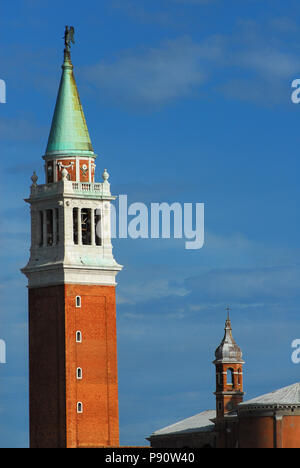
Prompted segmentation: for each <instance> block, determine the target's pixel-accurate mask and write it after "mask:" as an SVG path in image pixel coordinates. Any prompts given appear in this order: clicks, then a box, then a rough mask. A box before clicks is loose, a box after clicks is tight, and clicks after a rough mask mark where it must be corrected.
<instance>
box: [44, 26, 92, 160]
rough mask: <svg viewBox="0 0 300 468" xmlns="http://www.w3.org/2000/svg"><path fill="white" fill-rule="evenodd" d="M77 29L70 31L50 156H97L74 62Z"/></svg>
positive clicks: (50, 140)
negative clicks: (82, 102)
mask: <svg viewBox="0 0 300 468" xmlns="http://www.w3.org/2000/svg"><path fill="white" fill-rule="evenodd" d="M71 42H73V43H74V28H70V29H69V28H68V27H67V28H66V32H65V50H64V63H63V66H62V70H63V71H62V77H61V81H60V86H59V91H58V96H57V101H56V106H55V111H54V116H53V120H52V125H51V131H50V136H49V140H48V145H47V150H46V156H51V155H52V154H55V153H63V154H66V155H68V154H78V155H85V154H88V155H89V156H91V155H93V154H94V152H93V147H92V143H91V139H90V136H89V132H88V128H87V125H86V121H85V117H84V113H83V109H82V106H81V102H80V98H79V94H78V90H77V86H76V83H75V78H74V74H73V65H72V62H71V54H70V43H71Z"/></svg>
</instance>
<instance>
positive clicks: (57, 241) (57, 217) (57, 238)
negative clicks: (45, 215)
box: [55, 208, 59, 244]
mask: <svg viewBox="0 0 300 468" xmlns="http://www.w3.org/2000/svg"><path fill="white" fill-rule="evenodd" d="M55 217H56V244H58V243H59V209H58V208H55Z"/></svg>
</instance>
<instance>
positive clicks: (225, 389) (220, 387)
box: [214, 308, 245, 422]
mask: <svg viewBox="0 0 300 468" xmlns="http://www.w3.org/2000/svg"><path fill="white" fill-rule="evenodd" d="M227 311H228V317H227V320H226V323H225V335H224V338H223V340H222V342H221V344H220V346H219V347H218V348H217V349H216V352H215V357H216V359H215V361H214V364H215V366H216V392H215V395H216V405H217V408H216V409H217V422H218V421H220V420H222V419H223V418H224V416H225V414H227V413H229V412H231V411H234V410H235V409H236V407H237V405H238V404H239V403H241V402H242V401H243V396H244V392H243V364H245V363H244V361H243V359H242V351H241V349H240V348H239V347H238V345H237V344H236V342H235V341H234V339H233V336H232V328H231V321H230V317H229V308H227Z"/></svg>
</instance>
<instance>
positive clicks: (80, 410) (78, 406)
mask: <svg viewBox="0 0 300 468" xmlns="http://www.w3.org/2000/svg"><path fill="white" fill-rule="evenodd" d="M77 413H83V404H82V403H81V402H78V403H77Z"/></svg>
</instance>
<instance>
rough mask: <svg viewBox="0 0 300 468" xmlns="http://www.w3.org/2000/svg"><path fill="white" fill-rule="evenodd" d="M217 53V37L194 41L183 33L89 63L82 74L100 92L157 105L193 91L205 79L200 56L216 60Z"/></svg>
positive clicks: (138, 102)
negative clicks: (112, 58) (158, 43)
mask: <svg viewBox="0 0 300 468" xmlns="http://www.w3.org/2000/svg"><path fill="white" fill-rule="evenodd" d="M220 55H221V47H220V44H219V43H218V41H215V40H209V41H207V42H204V43H203V44H197V43H195V42H193V41H192V40H191V39H189V38H187V37H183V38H179V39H177V40H173V41H166V42H164V43H163V44H162V45H161V46H159V47H156V48H151V49H148V50H146V51H144V53H137V54H128V53H127V54H126V55H123V56H122V57H120V58H119V59H118V60H116V61H115V62H112V63H101V64H98V65H94V66H91V67H89V68H87V69H86V70H85V76H86V78H87V79H88V80H89V81H90V82H91V83H93V84H94V85H96V87H97V88H99V91H100V92H101V93H102V94H103V95H107V93H108V95H109V96H110V97H113V98H114V99H115V100H118V101H123V102H124V101H125V102H127V103H128V102H131V103H134V104H143V105H151V106H153V105H161V104H165V103H167V102H170V101H173V100H174V99H177V98H182V97H185V96H188V95H190V94H191V93H193V92H194V90H195V89H196V88H197V87H199V86H200V85H201V84H203V83H204V82H205V80H206V71H205V69H204V67H202V66H201V64H200V60H203V61H206V60H209V61H211V60H212V59H213V60H216V59H217V57H218V56H220Z"/></svg>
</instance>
